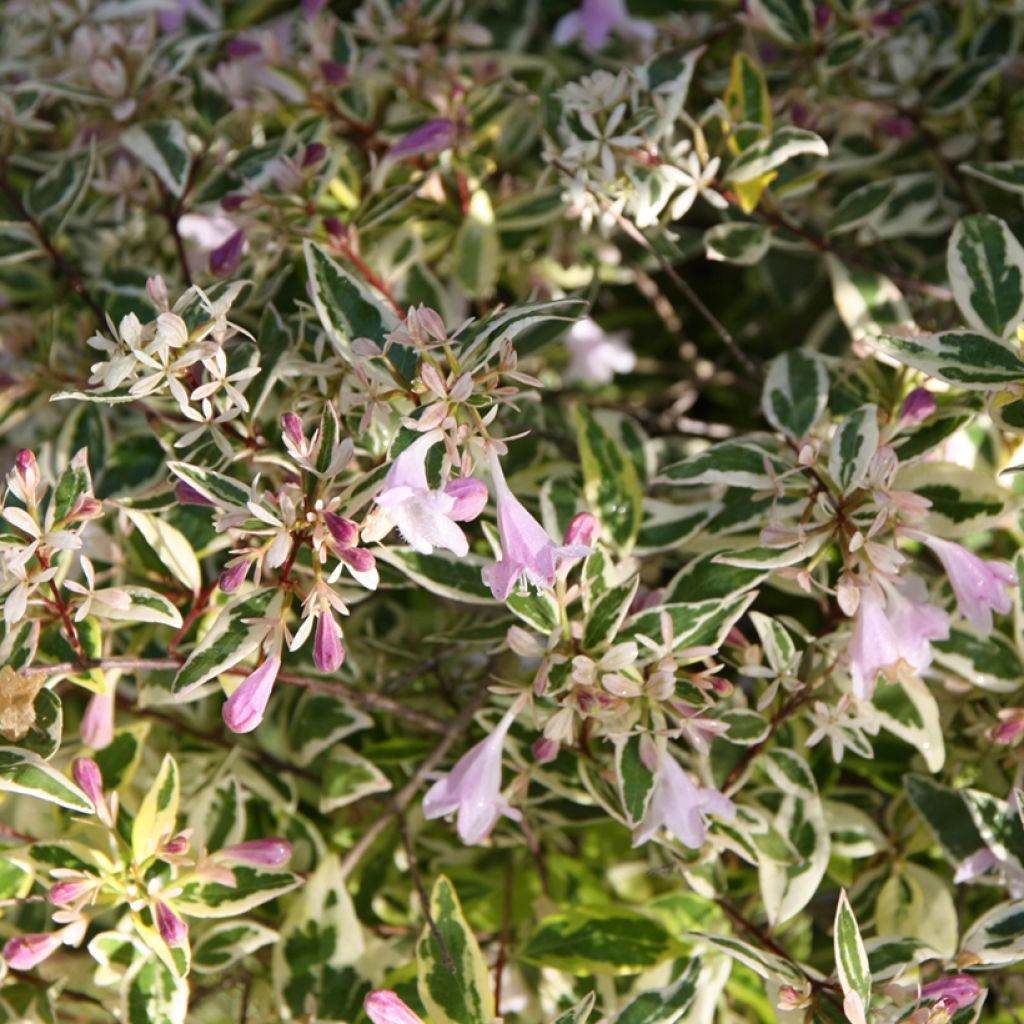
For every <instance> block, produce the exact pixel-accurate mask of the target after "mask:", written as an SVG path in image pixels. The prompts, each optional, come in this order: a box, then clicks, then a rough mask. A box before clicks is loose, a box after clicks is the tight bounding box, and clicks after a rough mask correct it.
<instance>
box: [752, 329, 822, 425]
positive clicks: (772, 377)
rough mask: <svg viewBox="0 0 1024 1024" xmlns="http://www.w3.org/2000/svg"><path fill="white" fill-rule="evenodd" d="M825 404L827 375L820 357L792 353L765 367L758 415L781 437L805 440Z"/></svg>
mask: <svg viewBox="0 0 1024 1024" xmlns="http://www.w3.org/2000/svg"><path fill="white" fill-rule="evenodd" d="M827 402H828V372H827V371H826V369H825V362H824V360H823V359H822V358H821V356H819V355H817V354H816V353H814V352H808V351H806V350H804V349H792V350H790V351H789V352H785V353H783V354H782V355H781V356H778V357H777V358H776V359H773V360H772V361H771V362H770V363H769V364H768V371H767V373H766V375H765V381H764V390H763V391H762V393H761V412H762V413H763V414H764V418H765V419H766V420H767V421H768V422H769V423H770V424H771V425H772V426H773V427H774V428H775V429H776V430H777V431H779V433H781V434H786V435H787V436H788V437H792V438H795V439H800V438H802V437H804V436H806V435H807V434H808V433H809V432H810V430H811V428H812V427H813V426H814V424H815V423H817V422H818V419H819V418H820V416H821V414H822V413H823V412H824V411H825V404H826V403H827Z"/></svg>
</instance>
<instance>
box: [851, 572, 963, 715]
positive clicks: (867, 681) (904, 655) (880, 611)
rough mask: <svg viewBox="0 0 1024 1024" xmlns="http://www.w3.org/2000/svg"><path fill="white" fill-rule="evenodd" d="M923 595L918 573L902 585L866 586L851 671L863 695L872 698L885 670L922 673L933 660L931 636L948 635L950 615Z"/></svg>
mask: <svg viewBox="0 0 1024 1024" xmlns="http://www.w3.org/2000/svg"><path fill="white" fill-rule="evenodd" d="M924 596H925V595H924V585H923V584H922V583H921V580H920V579H919V578H918V577H916V576H910V577H907V578H906V579H905V580H904V581H903V583H902V586H901V587H897V586H893V585H891V584H885V585H883V586H882V587H881V588H875V587H867V588H865V589H864V590H863V591H862V593H861V597H860V604H859V607H858V609H857V620H856V622H855V624H854V627H853V636H852V638H851V640H850V675H851V677H852V679H853V692H854V695H855V696H856V697H857V698H858V699H859V700H870V699H871V695H872V693H874V689H875V680H876V679H877V678H878V674H879V673H880V672H881V673H884V674H885V676H886V677H887V678H888V679H889V680H890V681H894V680H895V679H896V678H897V676H898V675H899V672H900V671H901V670H909V671H911V672H913V673H914V674H915V675H919V674H920V673H921V672H923V671H924V670H925V669H926V668H927V667H928V666H929V665H930V664H931V661H932V648H931V643H930V641H932V640H945V639H946V638H947V637H948V636H949V616H948V615H947V614H946V613H945V612H944V611H943V610H942V609H941V608H936V607H935V605H931V604H928V603H927V602H926V601H925V600H924ZM883 598H884V601H883Z"/></svg>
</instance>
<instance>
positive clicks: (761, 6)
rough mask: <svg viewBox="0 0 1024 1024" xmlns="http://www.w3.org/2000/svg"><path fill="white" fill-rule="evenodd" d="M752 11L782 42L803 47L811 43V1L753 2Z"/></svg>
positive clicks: (761, 0)
mask: <svg viewBox="0 0 1024 1024" xmlns="http://www.w3.org/2000/svg"><path fill="white" fill-rule="evenodd" d="M751 11H752V13H753V14H754V15H755V17H756V18H757V19H758V20H759V21H760V22H761V23H762V24H764V25H765V26H766V27H767V28H768V31H769V32H771V34H772V35H773V36H775V37H776V38H777V39H780V40H782V42H784V43H793V44H794V45H797V46H802V45H803V44H804V43H807V42H809V41H810V38H811V29H812V28H813V26H814V7H813V5H812V4H811V2H810V0H752V2H751Z"/></svg>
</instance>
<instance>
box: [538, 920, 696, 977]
mask: <svg viewBox="0 0 1024 1024" xmlns="http://www.w3.org/2000/svg"><path fill="white" fill-rule="evenodd" d="M682 952H683V947H682V946H681V945H680V944H679V943H678V942H676V941H675V940H674V939H673V938H672V937H671V936H670V935H669V933H668V932H667V931H666V930H665V929H664V927H662V925H661V924H659V923H658V922H657V921H655V920H653V919H652V918H649V917H646V916H644V915H643V914H640V913H637V912H636V911H634V910H627V909H625V908H620V907H608V908H595V907H576V908H573V909H571V910H569V911H566V912H565V913H561V914H554V915H552V916H551V917H546V918H545V919H544V920H543V921H541V923H540V924H539V925H538V926H537V928H536V930H535V931H534V932H533V934H532V935H531V936H530V938H529V939H528V940H527V943H526V947H525V949H524V950H523V953H522V956H523V958H524V959H526V960H529V961H531V962H533V963H536V964H540V965H542V966H544V967H547V968H554V969H556V970H560V971H565V972H567V973H569V974H578V975H584V974H633V973H635V972H637V971H642V970H646V969H647V968H648V967H654V966H656V965H657V964H659V963H662V962H663V961H665V960H669V959H671V958H672V957H674V956H679V955H681V954H682Z"/></svg>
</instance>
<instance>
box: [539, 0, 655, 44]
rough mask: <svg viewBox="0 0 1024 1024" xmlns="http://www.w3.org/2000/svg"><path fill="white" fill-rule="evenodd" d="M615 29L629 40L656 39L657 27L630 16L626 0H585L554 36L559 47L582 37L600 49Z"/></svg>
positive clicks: (559, 22) (568, 15) (559, 26)
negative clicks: (655, 30) (655, 28)
mask: <svg viewBox="0 0 1024 1024" xmlns="http://www.w3.org/2000/svg"><path fill="white" fill-rule="evenodd" d="M613 32H614V33H616V34H618V35H620V36H623V37H624V38H626V39H653V38H654V26H653V25H652V24H651V23H650V22H649V21H644V20H643V19H642V18H632V17H630V14H629V10H628V9H627V8H626V0H583V3H581V4H580V7H579V10H576V11H572V12H570V13H569V14H567V15H565V16H564V17H563V18H560V19H559V21H558V24H557V25H555V32H554V36H553V39H554V43H555V45H556V46H565V45H566V43H571V42H572V41H573V40H574V39H577V38H579V37H581V36H582V38H583V41H584V42H585V43H586V44H587V46H589V47H590V48H591V49H592V50H600V49H602V48H603V47H604V46H606V45H607V43H608V38H609V36H611V34H612V33H613Z"/></svg>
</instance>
